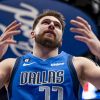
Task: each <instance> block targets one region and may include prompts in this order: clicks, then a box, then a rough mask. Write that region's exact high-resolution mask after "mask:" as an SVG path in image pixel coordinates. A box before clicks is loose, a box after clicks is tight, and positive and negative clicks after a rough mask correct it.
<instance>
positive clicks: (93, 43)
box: [70, 16, 100, 59]
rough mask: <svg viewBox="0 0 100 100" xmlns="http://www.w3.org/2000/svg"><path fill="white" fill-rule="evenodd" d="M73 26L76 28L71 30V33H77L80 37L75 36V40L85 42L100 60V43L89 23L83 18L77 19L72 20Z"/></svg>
mask: <svg viewBox="0 0 100 100" xmlns="http://www.w3.org/2000/svg"><path fill="white" fill-rule="evenodd" d="M71 24H73V25H74V26H76V28H75V27H74V28H71V29H70V30H71V32H76V33H78V34H79V35H75V39H76V40H79V41H81V42H84V43H85V44H86V45H87V46H88V47H89V50H90V51H91V53H93V54H94V55H95V56H97V57H98V58H99V59H100V41H99V40H98V38H97V37H96V35H95V34H94V33H93V31H92V29H91V26H90V25H89V23H88V22H87V21H86V20H85V19H83V18H82V17H79V16H78V17H76V19H75V20H71Z"/></svg>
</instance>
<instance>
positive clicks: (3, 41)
mask: <svg viewBox="0 0 100 100" xmlns="http://www.w3.org/2000/svg"><path fill="white" fill-rule="evenodd" d="M20 27H21V23H18V22H17V21H13V22H12V23H11V24H10V25H8V27H7V28H6V29H5V31H4V33H3V34H2V35H1V36H0V58H1V57H2V56H3V55H4V54H5V52H6V51H7V48H8V45H9V44H15V43H16V41H15V40H13V36H14V35H17V34H19V33H20V30H19V28H20Z"/></svg>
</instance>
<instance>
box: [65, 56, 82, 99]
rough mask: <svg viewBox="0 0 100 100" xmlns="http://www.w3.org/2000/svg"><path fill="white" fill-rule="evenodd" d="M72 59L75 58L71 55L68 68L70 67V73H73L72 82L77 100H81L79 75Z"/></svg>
mask: <svg viewBox="0 0 100 100" xmlns="http://www.w3.org/2000/svg"><path fill="white" fill-rule="evenodd" d="M72 58H73V56H72V55H70V56H69V59H68V62H67V63H68V67H69V70H70V73H71V77H72V82H73V91H74V94H75V97H76V98H77V100H81V99H80V93H79V92H80V91H79V90H80V82H79V80H78V77H77V73H76V70H75V68H74V65H73V63H72Z"/></svg>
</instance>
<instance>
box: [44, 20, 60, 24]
mask: <svg viewBox="0 0 100 100" xmlns="http://www.w3.org/2000/svg"><path fill="white" fill-rule="evenodd" d="M46 20H50V21H53V20H51V19H44V20H42V22H43V21H46ZM53 22H57V23H59V24H60V25H61V23H60V22H58V21H53Z"/></svg>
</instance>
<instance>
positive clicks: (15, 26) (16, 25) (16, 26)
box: [8, 23, 22, 32]
mask: <svg viewBox="0 0 100 100" xmlns="http://www.w3.org/2000/svg"><path fill="white" fill-rule="evenodd" d="M21 25H22V24H21V23H17V24H15V25H14V26H12V27H10V28H9V30H8V32H9V31H14V30H17V29H19V28H20V27H21Z"/></svg>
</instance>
